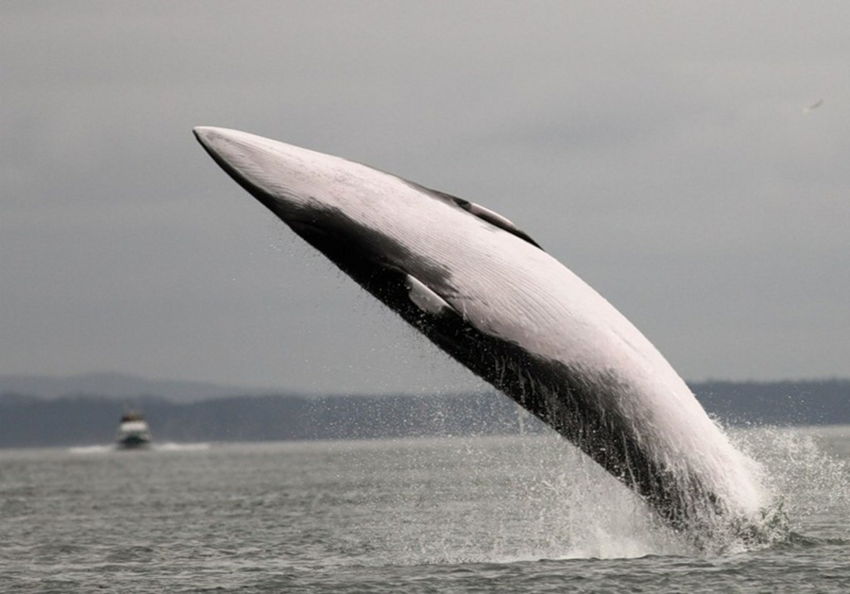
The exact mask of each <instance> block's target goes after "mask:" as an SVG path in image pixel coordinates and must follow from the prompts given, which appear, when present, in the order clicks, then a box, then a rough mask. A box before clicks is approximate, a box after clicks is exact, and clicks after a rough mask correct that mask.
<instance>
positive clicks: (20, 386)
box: [0, 373, 272, 402]
mask: <svg viewBox="0 0 850 594" xmlns="http://www.w3.org/2000/svg"><path fill="white" fill-rule="evenodd" d="M267 392H272V390H269V389H266V390H263V389H255V388H248V387H245V386H226V385H221V384H213V383H205V382H188V381H170V380H148V379H142V378H140V377H136V376H133V375H127V374H121V373H89V374H83V375H69V376H44V375H0V394H18V395H20V396H35V397H37V398H50V399H54V398H60V397H63V396H105V397H107V398H117V399H124V400H126V399H128V398H137V397H141V396H158V397H160V398H163V399H165V400H171V401H173V402H196V401H198V400H208V399H210V398H222V397H226V396H236V395H241V394H263V393H267Z"/></svg>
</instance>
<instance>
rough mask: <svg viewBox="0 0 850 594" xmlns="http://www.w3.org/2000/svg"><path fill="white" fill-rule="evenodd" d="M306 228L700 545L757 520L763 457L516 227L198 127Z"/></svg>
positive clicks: (207, 142)
mask: <svg viewBox="0 0 850 594" xmlns="http://www.w3.org/2000/svg"><path fill="white" fill-rule="evenodd" d="M194 132H195V135H196V137H197V139H198V140H199V141H200V143H201V144H202V145H203V147H204V148H205V149H206V151H207V152H208V153H209V154H210V155H211V156H212V158H213V159H214V160H215V161H216V162H217V163H218V164H219V165H220V166H221V167H222V168H223V169H224V170H225V171H226V172H227V173H228V174H229V175H230V176H231V177H232V178H233V179H234V180H235V181H236V182H238V183H239V184H240V185H241V186H242V187H243V188H244V189H245V190H247V191H248V192H249V193H251V194H252V195H253V196H254V197H255V198H256V199H257V200H259V201H260V202H261V203H262V204H263V205H265V206H266V207H267V208H268V209H269V210H271V211H272V212H273V213H274V214H275V215H277V216H278V217H279V218H280V219H281V220H282V221H283V222H284V223H286V224H287V225H288V226H289V227H291V228H292V230H293V231H295V233H297V234H298V235H299V236H301V237H302V238H303V239H304V240H306V241H307V242H308V243H309V244H310V245H312V246H313V247H315V248H316V249H318V250H319V251H320V252H322V253H323V254H324V255H325V256H327V257H328V258H329V259H330V260H331V261H332V262H333V263H334V264H336V265H337V266H338V267H339V268H340V269H341V270H343V271H344V272H345V273H346V274H348V275H349V276H350V277H351V278H352V279H354V280H355V281H356V282H357V283H358V284H359V285H360V286H361V287H363V288H364V289H366V290H367V291H368V292H369V293H371V294H372V295H374V296H375V297H376V298H377V299H379V300H380V301H381V302H383V303H384V304H385V305H387V306H388V307H389V308H390V309H392V310H393V311H395V312H396V313H397V314H398V315H400V316H401V317H402V318H403V319H404V320H405V321H407V322H408V323H409V324H410V325H412V326H413V327H414V328H416V329H417V330H418V331H420V332H421V333H422V334H424V335H425V336H426V337H427V338H428V339H430V340H431V341H432V342H433V343H434V344H436V345H437V346H438V347H440V348H441V349H443V350H444V351H445V352H446V353H448V354H449V355H450V356H451V357H453V358H454V359H456V360H457V361H459V362H460V363H461V364H463V365H465V366H466V367H467V368H469V369H470V370H472V371H473V372H474V373H475V374H477V375H478V376H480V377H481V378H483V379H484V380H486V381H487V382H489V383H490V384H492V385H493V386H495V387H496V388H497V389H498V390H500V391H502V392H504V393H505V394H506V395H508V396H509V397H510V398H512V399H513V400H515V401H516V402H517V403H519V404H520V405H521V406H522V407H524V408H525V409H527V410H528V411H530V412H531V413H532V414H534V415H535V416H536V417H538V418H539V419H541V420H542V421H543V422H544V423H546V424H547V425H549V426H550V427H551V428H552V429H554V430H555V431H557V432H558V433H560V434H561V435H562V436H564V437H565V438H566V439H568V440H569V441H571V442H572V443H573V444H575V445H576V446H577V447H578V448H580V449H581V450H582V451H583V452H584V453H585V454H587V455H588V456H589V457H590V458H592V459H593V460H595V461H596V462H597V463H598V464H600V465H601V466H602V467H603V468H605V469H606V470H607V471H608V472H609V473H611V474H612V475H613V476H614V477H616V478H617V479H618V480H620V481H621V482H622V483H624V484H625V485H627V486H628V487H630V488H631V489H633V490H634V491H635V492H636V493H637V494H638V495H639V496H640V497H641V498H642V499H643V500H644V501H645V502H646V503H647V504H648V505H649V506H650V507H651V508H653V509H654V510H655V511H656V512H657V513H658V516H659V517H660V518H661V519H662V520H663V521H664V522H666V524H668V525H669V526H671V527H672V528H674V529H675V530H677V531H680V532H683V533H685V534H686V535H689V534H695V533H700V532H702V533H705V532H706V531H714V530H715V529H716V528H717V527H718V526H733V525H734V526H741V525H742V524H743V525H748V526H749V525H751V522H750V520H751V519H753V518H755V517H756V515H757V513H758V510H759V509H760V507H761V505H762V500H761V499H762V497H761V494H760V489H759V486H758V484H757V481H756V480H755V478H754V475H753V469H752V466H751V465H752V463H751V461H750V460H749V459H748V458H747V457H746V456H744V455H743V454H742V453H740V452H739V451H738V450H737V449H736V448H735V447H734V446H733V445H732V444H731V443H730V442H729V440H728V439H727V437H726V435H725V434H724V433H723V432H722V431H721V430H720V428H719V427H718V426H716V425H715V423H714V422H713V421H712V420H711V419H710V418H709V417H708V416H707V414H706V413H705V411H704V410H703V408H702V407H701V405H700V404H699V402H698V401H697V400H696V398H695V397H694V395H693V394H692V392H691V391H690V389H689V388H688V387H687V385H686V384H685V382H684V381H683V380H682V379H681V378H680V377H679V375H678V374H677V373H676V372H675V371H674V369H673V368H672V366H671V365H670V364H669V363H668V362H667V360H666V359H665V358H664V357H663V356H662V355H661V354H660V353H659V352H658V350H656V348H655V347H654V346H653V345H652V344H651V343H650V342H649V340H647V339H646V338H645V337H644V336H643V335H642V334H641V333H640V332H639V331H638V330H637V329H636V328H635V327H634V326H633V325H632V324H631V323H630V322H629V321H628V320H627V319H626V318H625V317H624V316H623V315H622V314H620V313H619V312H618V311H617V310H616V309H615V308H614V307H613V306H612V305H611V304H609V303H608V301H606V300H605V299H604V298H603V297H601V296H600V295H599V294H598V293H597V292H596V291H594V290H593V289H592V288H591V287H590V286H588V285H587V284H586V283H585V282H583V281H582V280H581V279H580V278H579V277H578V276H576V275H575V274H574V273H573V272H571V271H570V270H569V269H567V268H566V267H565V266H563V265H562V264H561V263H560V262H558V261H557V260H556V259H555V258H553V257H552V256H550V255H549V254H548V253H546V252H545V251H544V250H543V249H542V248H541V247H540V246H539V245H538V244H537V243H536V242H535V241H534V240H533V239H531V237H530V236H529V235H528V234H526V233H525V232H523V231H522V230H520V229H519V228H518V227H517V226H516V225H514V224H513V223H512V222H511V221H509V220H508V219H507V218H505V217H503V216H501V215H499V214H497V213H495V212H493V211H491V210H489V209H487V208H484V207H482V206H479V205H477V204H474V203H472V202H469V201H466V200H462V199H460V198H456V197H454V196H451V195H449V194H445V193H442V192H438V191H434V190H430V189H427V188H425V187H422V186H420V185H418V184H415V183H412V182H409V181H406V180H404V179H401V178H399V177H396V176H393V175H390V174H388V173H384V172H381V171H378V170H375V169H372V168H370V167H368V166H365V165H361V164H357V163H353V162H350V161H347V160H344V159H341V158H338V157H333V156H330V155H326V154H322V153H318V152H314V151H311V150H307V149H303V148H299V147H295V146H292V145H288V144H285V143H282V142H277V141H274V140H270V139H267V138H262V137H259V136H255V135H252V134H248V133H245V132H239V131H235V130H227V129H221V128H212V127H198V128H195V130H194Z"/></svg>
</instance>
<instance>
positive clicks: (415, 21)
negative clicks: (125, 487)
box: [0, 0, 850, 392]
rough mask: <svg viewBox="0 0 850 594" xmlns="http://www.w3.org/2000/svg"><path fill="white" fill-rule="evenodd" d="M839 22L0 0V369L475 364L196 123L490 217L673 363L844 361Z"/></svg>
mask: <svg viewBox="0 0 850 594" xmlns="http://www.w3.org/2000/svg"><path fill="white" fill-rule="evenodd" d="M848 28H850V5H848V3H847V2H846V1H845V0H839V1H834V2H817V3H811V2H779V1H770V2H747V3H741V2H701V3H681V2H665V3H661V2H598V1H596V0H593V1H587V2H564V1H558V2H513V3H508V2H494V1H492V0H482V1H464V2H460V1H457V0H452V1H447V2H435V1H428V2H398V1H386V2H326V1H325V2H322V1H316V0H310V1H305V2H252V3H248V2H238V3H237V2H232V3H224V2H185V1H184V2H137V1H133V2H114V1H110V2H102V3H94V2H54V3H51V2H31V1H28V0H27V1H20V2H15V1H9V0H6V1H4V2H3V3H2V4H0V186H1V187H2V196H0V374H51V375H59V374H69V373H72V374H76V373H86V372H93V371H117V372H126V373H132V374H137V375H141V376H143V377H147V378H152V379H184V380H203V381H212V382H223V383H229V384H234V385H247V386H258V387H273V388H290V389H300V390H305V389H306V390H313V391H334V392H345V391H351V392H370V391H376V392H387V391H393V390H405V391H410V392H433V391H450V390H455V389H468V388H471V387H472V388H474V387H477V386H480V384H479V383H478V382H477V381H476V380H475V379H474V378H472V376H471V375H470V374H469V373H467V372H465V371H464V370H462V369H461V368H459V366H458V365H457V364H455V363H454V362H452V361H450V360H449V359H448V358H447V357H445V356H443V355H441V354H440V353H439V352H438V351H437V349H436V348H434V347H432V346H431V345H430V344H428V343H426V342H425V340H424V339H421V338H419V337H418V336H417V335H416V334H415V333H414V331H412V330H409V329H408V328H407V327H406V326H404V324H403V323H402V322H401V321H400V320H399V319H397V318H396V317H395V316H394V314H392V313H390V312H389V311H388V310H385V309H384V308H383V307H382V306H380V305H379V304H378V303H377V302H374V301H373V299H372V298H371V297H369V296H368V295H366V294H365V293H363V292H362V291H360V290H359V289H357V288H356V287H355V285H354V283H353V282H351V281H350V280H348V279H347V278H346V277H345V276H344V275H343V274H342V273H340V272H338V271H336V269H334V268H333V267H332V265H330V264H329V263H327V262H326V261H324V260H323V259H322V257H321V256H319V255H317V254H315V253H314V252H312V251H311V249H310V248H309V247H308V246H307V245H306V244H305V243H303V242H302V241H301V240H300V239H298V238H297V237H296V236H295V235H294V234H293V233H292V232H291V231H289V230H288V229H287V228H286V227H285V226H283V225H282V224H281V223H279V222H278V221H277V220H276V219H275V218H274V217H273V216H272V215H271V214H270V213H269V212H268V211H266V210H265V209H264V208H263V207H262V206H260V205H259V204H258V203H256V202H255V201H254V200H253V199H252V198H251V197H250V196H249V195H248V194H246V193H245V192H244V191H243V190H241V189H240V188H239V187H238V186H237V185H236V184H235V183H233V182H232V181H231V180H230V179H229V178H228V177H227V176H226V175H225V174H224V173H223V172H222V171H220V170H219V168H218V167H217V166H216V165H215V164H214V163H213V161H212V160H211V159H210V158H209V157H208V156H207V155H206V154H205V153H204V151H203V150H202V149H201V148H200V146H199V145H197V143H196V142H195V140H194V138H193V137H192V134H191V129H192V127H193V126H196V125H211V126H223V127H230V128H237V129H241V130H245V131H249V132H253V133H256V134H260V135H263V136H268V137H272V138H276V139H279V140H283V141H286V142H289V143H292V144H298V145H301V146H306V147H308V148H312V149H316V150H320V151H323V152H327V153H332V154H336V155H340V156H343V157H346V158H349V159H352V160H356V161H360V162H365V163H368V164H370V165H373V166H375V167H377V168H379V169H383V170H386V171H390V172H393V173H396V174H398V175H400V176H402V177H405V178H407V179H410V180H413V181H416V182H418V183H421V184H423V185H426V186H429V187H432V188H435V189H439V190H443V191H446V192H449V193H452V194H455V195H457V196H461V197H463V198H466V199H469V200H472V201H474V202H478V203H480V204H482V205H485V206H487V207H488V208H491V209H493V210H495V211H497V212H500V213H502V214H503V215H505V216H507V217H508V218H510V219H512V220H513V221H514V222H515V223H517V224H518V225H519V226H520V227H521V228H523V229H524V230H526V231H527V232H528V233H529V234H530V235H531V236H532V237H534V238H535V239H536V240H537V241H538V242H539V243H540V244H541V245H542V246H543V247H544V248H546V249H547V251H549V252H550V253H551V254H553V255H554V256H555V257H556V258H558V259H559V260H561V261H562V262H564V263H565V264H566V265H567V266H568V267H570V268H571V269H572V270H573V271H575V272H576V273H578V274H579V275H580V276H581V277H582V278H584V279H585V280H586V281H587V282H588V283H589V284H590V285H591V286H593V287H594V288H596V289H597V290H598V291H599V292H600V293H601V294H602V295H603V296H605V297H606V298H607V299H608V300H609V301H611V302H612V303H613V304H614V305H615V306H616V307H617V308H618V309H620V310H621V311H622V312H623V313H624V314H625V315H626V316H627V317H629V318H630V319H631V320H632V322H634V323H635V325H637V327H638V328H639V329H641V330H642V331H643V332H644V334H646V335H647V336H648V337H649V339H650V340H652V341H653V342H654V343H655V344H656V346H658V348H659V349H660V350H661V352H662V353H663V354H664V355H665V356H666V357H667V358H668V359H669V360H670V361H671V363H672V364H673V366H674V367H675V368H676V369H677V370H678V371H679V373H680V374H681V375H682V376H683V377H684V378H686V379H688V380H701V379H709V378H713V379H755V380H775V379H793V378H818V377H825V376H841V377H847V376H848V375H850V356H848V355H850V347H848V337H850V298H849V297H848V296H850V35H848ZM820 100H823V103H822V104H821V105H820V106H818V107H816V108H814V109H811V110H810V111H809V112H806V111H805V108H806V107H807V106H811V105H813V104H815V103H816V102H818V101H820Z"/></svg>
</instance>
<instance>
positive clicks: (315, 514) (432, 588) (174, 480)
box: [0, 427, 850, 593]
mask: <svg viewBox="0 0 850 594" xmlns="http://www.w3.org/2000/svg"><path fill="white" fill-rule="evenodd" d="M154 430H155V428H154ZM732 435H733V439H734V440H735V442H736V443H737V444H738V446H739V447H741V448H742V449H744V450H745V451H747V452H748V453H749V454H750V455H751V456H752V457H753V458H755V459H756V460H757V461H758V462H759V464H760V465H761V471H760V473H761V475H762V481H763V482H764V484H765V486H766V488H767V489H769V490H770V491H771V492H772V493H773V494H774V497H775V498H776V501H777V502H779V504H781V507H782V509H783V511H784V513H785V514H786V515H787V517H788V520H789V522H790V528H791V531H790V532H789V533H788V534H787V536H785V537H784V538H782V539H781V540H780V541H779V542H777V543H774V544H772V545H770V546H759V547H750V548H747V547H745V546H742V545H739V546H732V545H730V547H729V548H728V549H726V550H720V551H713V552H705V551H695V550H692V549H691V548H690V547H689V545H688V544H687V543H685V542H683V541H682V539H681V538H679V537H678V536H677V535H676V534H673V533H671V532H670V531H668V530H666V529H665V528H663V527H660V526H658V525H657V523H656V522H655V520H654V519H653V517H652V515H651V514H650V513H648V512H647V510H646V509H645V508H644V507H643V505H642V504H641V502H640V501H639V500H637V498H636V497H634V496H633V495H632V494H631V493H630V492H629V491H628V490H627V489H625V488H624V487H622V486H621V485H620V484H619V483H617V482H616V481H615V480H614V479H612V478H611V477H609V476H608V475H607V474H605V473H604V472H603V471H601V470H600V469H599V468H597V467H596V466H595V464H594V463H592V462H590V461H588V460H587V459H585V458H584V457H583V456H582V455H580V454H578V453H577V452H576V450H575V449H574V448H573V447H572V446H570V445H569V444H568V443H566V442H565V441H563V440H562V439H560V438H558V437H556V436H513V437H486V438H485V437H464V438H461V437H455V438H439V439H407V440H394V441H347V442H296V443H251V444H158V445H157V446H155V447H154V448H152V449H150V450H148V451H133V452H126V451H116V450H114V449H113V448H112V447H111V446H107V445H102V446H92V447H86V448H72V449H31V450H0V592H7V593H19V592H20V593H23V592H57V593H58V592H62V593H68V592H175V593H176V592H240V593H253V592H256V593H260V592H440V593H442V592H536V593H545V592H689V593H693V592H848V591H850V519H849V518H850V427H822V428H793V429H788V428H786V429H777V428H753V429H747V430H737V431H734V432H733V433H732Z"/></svg>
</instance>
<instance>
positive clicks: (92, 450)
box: [68, 442, 210, 455]
mask: <svg viewBox="0 0 850 594" xmlns="http://www.w3.org/2000/svg"><path fill="white" fill-rule="evenodd" d="M208 449H210V444H209V443H174V442H162V443H155V444H152V445H150V446H148V447H146V448H141V449H138V450H121V449H119V448H118V447H117V446H116V445H115V444H102V445H90V446H76V447H71V448H68V451H69V452H70V453H72V454H82V455H91V454H109V453H112V452H121V453H126V454H133V453H137V452H198V451H204V450H208Z"/></svg>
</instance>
